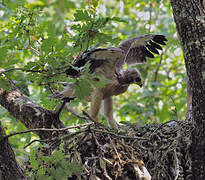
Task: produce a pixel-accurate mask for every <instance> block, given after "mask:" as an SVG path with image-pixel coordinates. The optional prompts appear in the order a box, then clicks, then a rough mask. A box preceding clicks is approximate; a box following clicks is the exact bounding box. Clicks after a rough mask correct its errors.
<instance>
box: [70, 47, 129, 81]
mask: <svg viewBox="0 0 205 180" xmlns="http://www.w3.org/2000/svg"><path fill="white" fill-rule="evenodd" d="M124 56H125V54H124V51H123V50H122V49H120V48H113V47H111V48H99V49H95V50H93V51H92V52H90V53H87V54H82V55H81V56H80V57H79V58H78V59H76V60H75V61H74V63H73V65H72V66H71V67H69V68H68V69H67V70H66V74H67V75H68V76H70V77H78V76H80V71H78V70H76V69H75V67H77V68H83V67H84V66H85V64H86V63H88V62H89V63H90V66H89V70H90V71H89V72H90V73H95V74H96V75H101V76H103V77H104V78H105V79H107V80H113V79H115V69H116V64H117V62H118V61H119V60H120V59H124ZM76 74H77V75H78V76H76ZM73 75H75V76H73Z"/></svg>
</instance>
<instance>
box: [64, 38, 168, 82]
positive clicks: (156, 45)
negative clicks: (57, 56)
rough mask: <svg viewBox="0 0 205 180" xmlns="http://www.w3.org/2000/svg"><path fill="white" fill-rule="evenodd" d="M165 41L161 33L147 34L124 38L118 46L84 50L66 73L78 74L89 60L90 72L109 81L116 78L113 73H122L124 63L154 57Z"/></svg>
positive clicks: (138, 61) (132, 62)
mask: <svg viewBox="0 0 205 180" xmlns="http://www.w3.org/2000/svg"><path fill="white" fill-rule="evenodd" d="M165 41H167V39H166V38H165V36H163V35H153V34H148V35H143V36H137V37H134V38H131V39H128V40H125V41H123V42H122V43H120V44H119V46H118V48H112V47H111V48H98V49H94V50H90V51H86V52H84V53H83V54H82V55H81V56H79V57H78V58H77V59H76V60H75V61H74V63H73V65H72V66H71V67H69V68H68V69H67V70H66V74H67V75H68V76H70V77H78V76H80V69H81V68H83V67H84V66H85V64H86V63H88V62H89V63H90V66H89V72H90V73H95V74H97V75H101V76H102V77H103V78H104V79H106V80H109V81H113V80H116V76H115V73H116V74H117V75H118V76H119V75H120V74H121V75H122V72H123V66H124V64H125V63H127V64H134V63H145V62H146V58H147V57H149V58H154V55H153V54H159V52H158V50H162V47H161V45H165ZM75 67H77V69H76V68H75Z"/></svg>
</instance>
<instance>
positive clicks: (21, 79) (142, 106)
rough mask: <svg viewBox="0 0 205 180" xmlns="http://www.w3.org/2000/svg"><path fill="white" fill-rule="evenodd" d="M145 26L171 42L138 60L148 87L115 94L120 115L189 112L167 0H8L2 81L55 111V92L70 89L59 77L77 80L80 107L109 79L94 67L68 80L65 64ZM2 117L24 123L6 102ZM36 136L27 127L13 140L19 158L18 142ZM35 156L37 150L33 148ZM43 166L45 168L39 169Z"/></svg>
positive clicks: (1, 23) (2, 17)
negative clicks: (97, 78)
mask: <svg viewBox="0 0 205 180" xmlns="http://www.w3.org/2000/svg"><path fill="white" fill-rule="evenodd" d="M146 33H155V34H156V33H159V34H164V35H166V37H167V38H168V44H167V46H166V49H165V51H163V52H162V55H161V56H156V58H155V59H154V60H151V59H149V60H148V63H147V64H146V65H137V67H138V68H139V70H140V72H141V74H142V77H143V79H144V86H143V88H142V89H139V88H138V87H134V86H132V87H130V88H129V91H128V92H127V93H125V94H123V95H120V96H118V97H115V111H114V112H115V116H116V119H117V120H118V121H121V122H122V123H123V122H124V123H126V122H132V123H136V124H137V125H143V124H145V123H158V122H165V121H168V120H170V119H183V117H184V116H185V102H186V99H185V96H184V94H185V89H186V87H185V84H186V83H185V79H186V77H185V68H184V64H183V56H182V52H181V50H180V48H179V47H178V46H179V44H178V40H177V38H176V31H175V25H174V21H173V18H172V15H171V8H170V3H169V2H168V1H165V0H157V1H156V0H151V1H141V0H134V1H133V0H126V1H125V0H120V1H97V0H86V1H82V0H81V1H73V0H64V1H63V0H54V1H50V0H44V1H43V0H33V1H31V0H29V1H26V0H20V1H13V0H6V1H3V3H1V4H0V54H1V57H0V73H1V72H3V71H5V70H8V71H7V72H6V73H1V74H0V86H1V87H3V88H5V89H6V88H7V89H8V88H9V83H8V79H11V80H14V82H15V83H16V84H17V86H18V87H19V88H20V89H21V90H22V91H23V92H24V93H25V94H26V95H27V96H29V98H30V99H32V100H33V101H34V102H35V103H37V104H39V105H41V106H42V107H45V108H48V109H51V110H54V109H55V108H57V106H58V105H59V103H60V102H59V101H56V100H51V99H49V98H48V96H49V95H51V93H52V92H57V91H59V90H62V89H63V87H62V86H61V84H58V83H57V82H61V81H64V82H74V83H75V87H76V91H77V93H78V96H79V99H78V100H75V101H74V102H73V103H72V104H70V108H73V109H74V110H75V111H78V113H80V112H81V110H82V109H85V108H86V105H87V103H86V102H85V101H83V100H82V99H83V97H84V96H87V95H88V94H89V92H90V90H91V87H92V86H99V85H101V86H102V85H103V83H102V84H95V83H94V82H92V80H91V79H90V77H89V74H88V73H87V71H85V73H84V74H83V76H82V77H81V79H78V80H74V79H69V78H68V77H67V76H66V75H65V73H64V71H65V70H66V68H67V67H68V66H69V65H70V63H71V62H72V61H73V59H74V57H76V56H78V55H80V54H81V53H82V52H83V51H85V50H86V49H88V48H90V47H94V46H96V45H98V46H102V47H105V46H117V44H118V43H119V42H120V40H123V39H127V38H129V37H133V36H136V35H141V34H146ZM14 69H16V70H14ZM88 85H89V86H88ZM82 90H83V91H82ZM0 119H2V120H3V124H4V126H5V127H7V133H10V132H12V131H21V130H23V129H24V127H23V125H22V124H21V123H19V122H16V120H15V119H14V118H12V117H11V116H10V115H9V114H8V112H7V111H5V110H4V109H3V108H1V107H0ZM102 119H103V117H102ZM61 120H62V121H64V122H65V124H66V125H71V124H73V123H82V120H79V119H77V118H76V117H75V116H73V115H72V114H71V113H70V112H68V111H66V110H64V111H63V113H62V114H61ZM33 138H34V135H29V134H26V135H21V137H20V136H17V137H15V139H11V143H12V145H13V147H15V149H16V154H17V157H18V158H19V159H20V160H24V156H23V153H28V152H26V151H25V150H19V149H22V148H23V146H24V145H25V144H27V143H28V142H29V141H30V140H31V139H33ZM28 151H29V149H28ZM59 153H60V152H59ZM31 157H34V155H33V154H32V153H31ZM45 159H46V158H45ZM45 159H44V160H45ZM46 162H47V163H50V162H49V160H47V161H46ZM62 162H63V161H62ZM35 163H36V162H35V160H34V158H33V160H31V164H32V168H33V169H34V170H35V168H37V167H39V164H35ZM58 163H59V162H58ZM61 166H64V165H62V164H61V165H59V167H61ZM65 166H68V164H67V165H65ZM44 172H45V171H44V170H43V169H38V174H39V176H40V175H42V174H45V173H44ZM59 173H60V171H59ZM57 179H58V178H57Z"/></svg>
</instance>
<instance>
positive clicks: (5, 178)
mask: <svg viewBox="0 0 205 180" xmlns="http://www.w3.org/2000/svg"><path fill="white" fill-rule="evenodd" d="M3 136H5V132H4V130H3V128H2V127H1V122H0V162H1V164H0V180H23V179H27V178H26V176H25V175H24V173H23V171H22V169H21V168H20V166H19V165H18V163H17V162H16V159H15V155H14V152H13V150H12V148H11V146H10V144H9V142H8V139H7V138H5V139H2V137H3Z"/></svg>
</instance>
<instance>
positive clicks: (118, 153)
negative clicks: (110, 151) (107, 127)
mask: <svg viewBox="0 0 205 180" xmlns="http://www.w3.org/2000/svg"><path fill="white" fill-rule="evenodd" d="M108 138H109V139H110V142H111V144H112V146H113V148H114V150H115V153H116V154H117V158H118V159H119V161H120V164H122V160H121V158H120V156H119V153H118V152H117V149H116V147H115V145H114V143H113V141H112V139H111V138H110V136H108Z"/></svg>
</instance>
